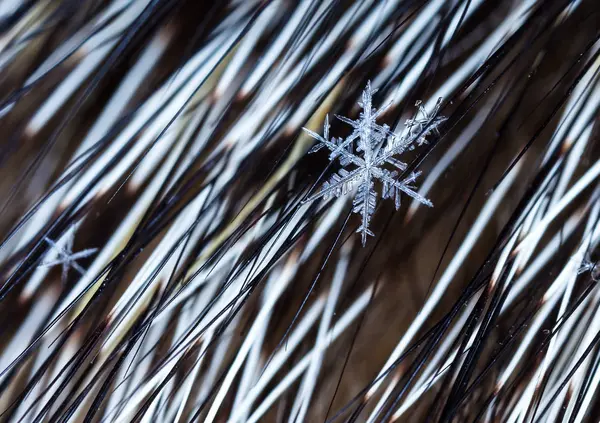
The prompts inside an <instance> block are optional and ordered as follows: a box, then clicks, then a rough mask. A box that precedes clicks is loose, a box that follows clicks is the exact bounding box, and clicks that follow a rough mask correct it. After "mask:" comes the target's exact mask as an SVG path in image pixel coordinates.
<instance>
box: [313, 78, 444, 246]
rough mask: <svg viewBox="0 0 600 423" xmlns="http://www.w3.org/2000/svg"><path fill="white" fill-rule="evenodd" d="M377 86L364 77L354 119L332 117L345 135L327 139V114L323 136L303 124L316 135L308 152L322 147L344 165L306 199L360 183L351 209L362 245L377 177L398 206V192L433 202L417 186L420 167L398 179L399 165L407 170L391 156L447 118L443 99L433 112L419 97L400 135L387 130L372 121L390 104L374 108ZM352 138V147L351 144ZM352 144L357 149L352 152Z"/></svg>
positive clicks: (384, 195) (368, 233) (369, 233)
mask: <svg viewBox="0 0 600 423" xmlns="http://www.w3.org/2000/svg"><path fill="white" fill-rule="evenodd" d="M376 92H377V89H372V88H371V82H370V81H369V82H367V87H366V88H365V90H364V91H363V94H362V101H361V102H359V103H358V105H359V106H360V107H361V108H362V112H361V113H360V116H359V119H358V120H352V119H348V118H346V117H343V116H337V115H336V118H338V119H339V120H341V121H342V122H345V123H347V124H348V125H350V126H351V127H352V128H353V129H354V130H353V132H352V134H350V136H348V137H347V138H345V139H342V138H331V139H329V128H330V125H329V116H326V117H325V124H324V128H323V135H322V136H321V135H319V134H317V133H316V132H313V131H311V130H309V129H306V128H302V129H304V131H305V132H306V133H307V134H308V135H310V136H311V137H312V138H314V139H316V140H317V141H319V144H317V145H315V146H314V147H313V148H312V149H311V150H310V151H309V153H314V152H316V151H319V150H320V149H321V148H323V147H326V148H328V149H329V150H330V151H331V153H330V154H329V160H330V161H333V160H335V159H337V160H339V162H340V164H341V165H342V169H340V170H339V172H338V173H336V174H334V175H333V176H332V177H331V178H330V179H329V181H327V182H325V183H324V184H323V187H322V189H321V191H320V192H319V193H318V194H315V195H313V196H312V197H310V198H308V199H307V200H306V201H305V202H310V201H314V200H317V199H319V198H323V199H325V200H327V199H329V198H331V197H339V196H341V195H344V194H347V193H348V192H349V191H351V190H352V188H353V187H354V184H358V189H357V191H356V195H355V197H354V202H353V209H352V211H353V212H354V213H357V214H360V215H361V218H362V222H361V225H360V227H359V228H358V230H357V232H360V234H361V237H362V244H363V246H364V245H365V243H366V241H367V236H374V234H373V232H372V231H371V230H370V229H369V223H370V221H371V217H372V216H373V213H374V212H375V206H376V202H377V193H376V191H375V189H374V186H375V183H374V181H375V180H378V181H379V182H381V184H382V185H383V191H382V198H384V199H385V198H393V199H394V202H395V206H396V210H398V208H400V195H401V193H404V194H406V195H408V196H409V197H412V198H414V199H415V200H417V201H419V202H421V203H423V204H425V205H426V206H429V207H432V206H433V204H432V203H431V201H429V200H428V199H426V198H424V197H423V196H421V195H419V194H418V193H417V192H416V191H415V187H414V185H413V183H414V182H415V180H416V179H417V177H418V176H419V175H420V173H421V172H411V173H410V174H409V175H408V176H407V177H406V178H404V179H402V180H400V179H398V175H399V171H400V172H402V171H404V170H406V168H407V165H406V163H403V162H401V161H400V160H398V159H396V158H395V156H398V155H400V154H402V153H404V152H405V151H406V150H412V149H414V144H417V145H418V146H420V145H423V144H424V143H425V142H426V140H425V137H427V135H429V134H431V133H433V132H436V133H437V127H438V126H439V125H440V124H441V123H442V122H443V121H444V120H445V119H446V118H444V117H442V116H437V112H438V110H439V107H440V104H441V99H440V100H438V102H437V104H436V106H435V108H434V110H433V111H432V112H431V113H428V112H427V110H425V108H424V107H423V106H422V105H421V103H420V102H418V103H417V107H418V111H417V114H416V116H415V117H414V118H413V119H410V120H408V121H407V124H406V126H407V131H405V133H404V134H403V135H402V136H398V135H396V134H395V133H394V132H392V131H391V130H390V127H389V126H387V125H379V124H378V123H377V122H376V119H377V118H378V117H379V116H380V115H381V114H382V113H383V112H384V111H385V110H386V109H387V108H388V107H389V104H388V105H386V106H384V107H382V108H381V109H379V110H376V109H375V108H374V107H373V106H372V100H373V94H375V93H376ZM355 141H356V148H355V146H354V143H355ZM355 150H356V152H358V153H361V154H360V155H358V154H356V153H355ZM386 165H387V166H389V167H392V168H394V169H393V170H388V169H385V168H384V166H386ZM348 166H353V169H351V170H349V169H347V167H348Z"/></svg>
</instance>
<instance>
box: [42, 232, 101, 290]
mask: <svg viewBox="0 0 600 423" xmlns="http://www.w3.org/2000/svg"><path fill="white" fill-rule="evenodd" d="M44 240H45V241H46V242H47V243H48V244H49V245H50V247H52V251H54V252H55V257H54V258H52V259H51V260H47V261H44V262H43V263H41V264H40V266H42V267H53V266H56V265H57V264H61V265H62V275H61V280H62V282H63V284H65V283H66V281H67V276H68V274H69V269H70V268H71V267H72V268H73V269H75V270H77V272H79V273H80V274H81V275H83V274H84V273H85V269H84V268H83V267H81V266H80V265H79V264H77V260H79V259H82V258H85V257H88V256H91V255H92V254H94V253H95V252H96V251H97V250H98V249H97V248H88V249H86V250H82V251H78V252H76V253H73V234H72V233H70V234H69V235H68V237H67V240H66V242H65V246H64V247H62V246H60V245H58V243H56V242H54V241H52V240H51V239H50V238H48V237H44Z"/></svg>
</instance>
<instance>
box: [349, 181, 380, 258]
mask: <svg viewBox="0 0 600 423" xmlns="http://www.w3.org/2000/svg"><path fill="white" fill-rule="evenodd" d="M373 185H374V184H373V180H372V179H371V175H370V174H369V173H367V174H365V175H364V181H363V182H362V183H361V184H360V185H359V187H358V191H357V193H356V197H355V198H354V202H353V208H352V212H354V213H358V214H360V215H361V225H360V227H359V228H358V229H357V230H356V232H357V233H360V235H361V240H362V245H363V247H364V246H365V244H366V243H367V236H375V234H374V233H373V232H372V231H371V230H370V229H369V223H370V222H371V217H372V216H373V213H375V206H376V205H377V194H376V193H375V190H374V189H373Z"/></svg>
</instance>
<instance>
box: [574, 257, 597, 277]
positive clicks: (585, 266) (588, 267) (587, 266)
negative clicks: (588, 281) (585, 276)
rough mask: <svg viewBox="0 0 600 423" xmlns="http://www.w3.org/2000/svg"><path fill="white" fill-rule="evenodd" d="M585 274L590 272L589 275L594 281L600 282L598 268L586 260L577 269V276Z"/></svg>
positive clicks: (595, 264) (594, 263)
mask: <svg viewBox="0 0 600 423" xmlns="http://www.w3.org/2000/svg"><path fill="white" fill-rule="evenodd" d="M586 272H590V275H591V277H592V279H593V280H594V281H596V282H598V281H599V280H600V268H599V267H598V263H597V262H593V261H591V260H589V259H587V258H586V259H584V260H583V261H582V262H581V265H580V266H579V268H578V269H577V274H578V275H581V274H582V273H586Z"/></svg>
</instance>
